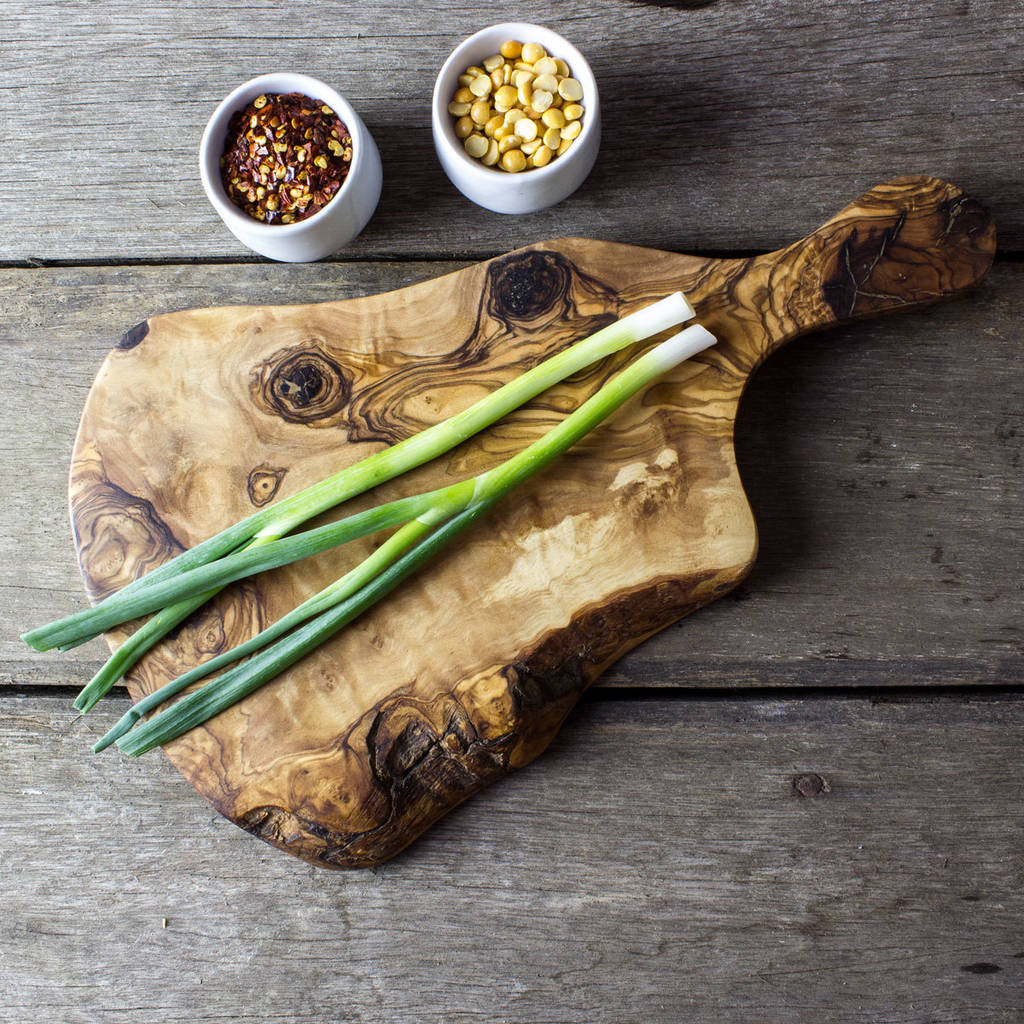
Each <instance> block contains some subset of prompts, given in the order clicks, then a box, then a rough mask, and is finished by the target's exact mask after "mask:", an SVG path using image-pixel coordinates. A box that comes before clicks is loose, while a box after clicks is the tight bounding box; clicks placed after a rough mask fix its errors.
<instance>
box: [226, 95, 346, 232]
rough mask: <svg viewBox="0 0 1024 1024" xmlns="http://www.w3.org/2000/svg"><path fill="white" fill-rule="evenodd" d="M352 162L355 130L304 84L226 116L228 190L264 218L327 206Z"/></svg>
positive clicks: (286, 219) (273, 220)
mask: <svg viewBox="0 0 1024 1024" xmlns="http://www.w3.org/2000/svg"><path fill="white" fill-rule="evenodd" d="M351 166H352V136H351V135H350V134H349V131H348V129H347V128H346V127H345V125H344V123H343V122H342V120H341V118H340V117H338V115H337V114H336V113H335V112H334V111H333V110H332V109H331V108H330V107H329V106H328V105H327V104H326V103H324V102H323V101H321V100H314V99H311V98H310V97H309V96H304V95H303V94H302V93H299V92H292V93H281V94H277V93H266V94H265V95H263V96H257V97H256V99H254V100H253V101H252V103H250V104H249V105H248V106H247V107H245V108H244V109H243V110H239V111H236V112H235V113H234V114H233V115H232V117H231V120H230V122H229V123H228V133H227V138H226V140H225V143H224V154H223V156H221V158H220V169H221V178H222V179H223V181H224V189H225V191H226V192H227V194H228V198H229V199H230V200H231V201H232V202H233V203H234V204H235V205H236V206H238V207H240V208H241V209H242V210H244V211H245V212H246V213H247V214H249V216H250V217H253V218H255V219H256V220H259V221H263V222H264V223H266V224H292V223H294V222H295V221H300V220H305V219H306V218H307V217H312V216H313V214H314V213H317V212H318V211H319V210H322V209H323V208H324V207H325V206H326V205H327V204H328V203H329V202H330V201H331V200H332V199H333V198H334V196H335V195H336V194H337V193H338V190H339V189H340V188H341V186H342V185H343V184H344V182H345V178H346V177H348V172H349V170H350V168H351Z"/></svg>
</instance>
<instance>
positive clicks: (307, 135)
mask: <svg viewBox="0 0 1024 1024" xmlns="http://www.w3.org/2000/svg"><path fill="white" fill-rule="evenodd" d="M199 173H200V176H201V178H202V182H203V188H204V189H205V190H206V195H207V196H208V198H209V200H210V202H211V203H212V204H213V208H214V209H215V210H216V211H217V213H218V214H220V217H221V220H223V221H224V223H225V224H226V225H227V227H228V229H229V230H230V231H231V233H232V234H233V235H234V236H235V237H236V238H237V239H238V240H239V241H240V242H242V243H243V244H244V245H247V246H248V247H249V248H250V249H252V250H253V251H255V252H258V253H259V254H260V255H261V256H266V257H267V258H268V259H272V260H280V261H282V262H285V263H306V262H311V261H313V260H318V259H321V258H322V257H324V256H328V255H330V254H331V253H334V252H337V251H338V250H339V249H341V248H343V247H344V246H345V245H347V244H348V243H349V242H351V241H352V239H353V238H355V237H356V236H357V235H358V234H359V233H360V232H361V231H362V230H363V228H365V227H366V225H367V223H368V222H369V220H370V218H371V217H372V216H373V212H374V210H375V209H376V208H377V203H378V201H379V200H380V192H381V184H382V180H383V174H382V170H381V162H380V154H379V153H378V151H377V146H376V144H375V143H374V141H373V137H372V136H371V135H370V132H369V131H368V130H367V128H366V125H364V124H363V122H362V119H361V118H360V117H359V115H358V114H357V113H356V112H355V110H354V109H353V108H352V106H351V104H349V103H348V101H347V100H346V99H345V98H344V97H343V96H342V95H341V94H340V93H338V92H337V91H336V90H334V89H332V88H331V87H330V86H328V85H325V84H324V83H323V82H320V81H317V80H316V79H315V78H310V77H309V76H308V75H299V74H293V73H290V72H275V73H273V74H269V75H260V76H259V77H258V78H253V79H251V80H250V81H248V82H245V83H244V84H242V85H240V86H239V87H238V88H237V89H235V90H234V91H233V92H232V93H230V94H229V95H228V96H227V97H225V99H224V100H223V101H222V102H221V104H220V105H219V106H218V107H217V109H216V110H215V111H214V114H213V117H211V118H210V121H209V123H208V124H207V126H206V130H205V131H204V132H203V138H202V141H201V143H200V145H199Z"/></svg>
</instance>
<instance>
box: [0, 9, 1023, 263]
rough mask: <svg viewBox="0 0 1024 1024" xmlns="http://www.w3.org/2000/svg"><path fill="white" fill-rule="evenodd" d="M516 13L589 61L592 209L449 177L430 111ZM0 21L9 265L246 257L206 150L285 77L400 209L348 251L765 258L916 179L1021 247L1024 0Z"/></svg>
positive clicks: (2, 231) (12, 13)
mask: <svg viewBox="0 0 1024 1024" xmlns="http://www.w3.org/2000/svg"><path fill="white" fill-rule="evenodd" d="M524 15H528V17H529V18H530V19H531V20H533V21H536V22H539V23H541V24H546V25H549V26H550V27H552V28H554V29H555V30H557V31H560V32H561V33H562V34H564V35H565V36H566V37H568V38H569V39H571V40H572V41H573V42H574V43H576V44H577V45H578V46H579V47H580V48H581V50H582V51H583V53H584V54H585V55H586V56H587V58H588V60H589V61H590V63H591V65H592V66H593V68H594V72H595V75H596V77H597V81H598V85H599V88H600V89H601V98H602V115H603V123H604V126H605V138H606V140H607V141H606V145H605V146H604V148H603V149H602V153H601V156H600V158H599V160H598V163H597V166H596V167H595V169H594V172H593V173H592V175H591V176H590V178H589V180H588V181H587V182H586V184H585V185H584V187H583V188H582V189H581V190H580V191H579V192H577V193H576V195H575V196H573V197H572V198H570V199H569V200H567V201H566V202H563V203H561V204H559V205H558V206H557V207H555V208H554V209H553V210H550V211H546V212H544V213H540V214H537V215H534V216H531V217H523V218H509V217H502V216H500V215H498V214H490V213H487V212H486V211H483V210H480V209H478V208H477V207H475V206H473V205H472V204H471V203H470V202H469V201H468V200H465V199H463V198H462V197H461V196H460V195H459V194H458V193H457V192H456V191H455V189H454V188H453V187H452V186H451V185H450V184H449V183H448V181H447V179H446V178H445V177H444V175H443V173H442V172H441V170H440V168H439V166H438V163H437V160H436V158H435V156H434V152H433V147H432V143H431V139H430V131H429V123H430V117H429V98H430V91H431V88H432V85H433V79H434V76H435V75H436V73H437V70H438V69H439V67H440V65H441V63H442V62H443V60H444V58H445V57H446V56H447V54H448V53H449V52H450V51H451V50H452V48H453V47H454V46H455V45H456V44H457V43H458V42H459V41H460V40H461V39H462V38H463V37H464V36H465V35H468V34H469V33H470V32H471V31H473V30H475V29H477V28H481V27H483V26H484V25H486V24H491V23H493V22H495V21H501V20H507V19H509V18H520V17H522V16H524ZM0 24H2V25H3V46H0V123H2V124H3V125H4V142H5V147H6V153H7V158H6V159H4V160H2V161H0V194H2V195H3V196H4V197H5V201H4V202H3V203H2V204H0V259H26V258H38V259H86V260H96V259H106V260H113V261H122V260H124V259H128V258H155V257H175V258H195V257H222V256H230V257H240V256H247V255H249V253H248V251H247V250H245V249H244V248H242V247H241V246H240V245H239V243H237V242H236V241H235V239H234V238H233V237H232V236H231V235H230V234H229V233H228V231H227V230H226V229H225V228H224V227H223V225H222V224H221V223H220V221H219V220H218V219H217V217H216V215H215V214H214V212H213V210H212V208H211V207H210V206H209V204H208V203H207V202H206V200H205V197H204V196H203V193H202V189H201V187H200V184H199V179H198V173H197V170H196V154H197V151H198V145H199V138H200V135H201V133H202V129H203V127H204V125H205V122H206V120H207V119H208V117H209V116H210V114H211V113H212V111H213V109H214V107H215V106H216V104H217V103H218V102H219V101H220V99H221V98H222V97H223V96H224V95H226V94H227V93H228V92H229V91H230V90H231V89H232V88H233V87H234V86H235V85H237V84H238V83H239V82H241V81H244V80H245V79H247V78H249V77H251V76H252V75H253V74H256V73H260V72H264V71H271V70H278V69H292V70H297V71H306V72H309V73H310V74H313V75H315V76H317V77H319V78H321V79H323V80H325V81H327V82H329V83H331V84H333V85H335V86H336V87H337V88H339V89H340V90H341V91H342V92H343V93H345V94H346V95H347V96H348V97H349V99H350V100H351V101H352V102H353V103H354V105H355V106H356V108H357V109H358V110H359V111H360V113H361V115H362V117H363V119H364V120H365V121H366V123H367V125H368V127H369V128H370V130H371V132H372V133H373V134H374V137H375V138H376V140H377V142H378V145H379V147H380V149H381V153H382V156H383V162H384V174H385V180H384V192H383V196H382V199H381V203H380V207H379V209H378V212H377V214H376V216H375V217H374V219H373V220H372V221H371V223H370V225H369V227H368V228H367V230H366V231H365V232H364V233H363V235H362V236H361V237H360V238H359V239H358V240H357V241H356V242H355V243H354V244H353V245H352V246H351V247H350V249H349V250H348V252H349V253H350V254H354V255H357V256H360V257H369V256H380V255H384V256H394V255H417V256H419V255H426V256H428V257H431V258H436V257H438V256H442V255H448V254H456V255H466V256H476V257H479V256H491V255H495V254H497V253H500V252H505V251H508V250H511V249H514V248H517V247H518V246H521V245H525V244H528V243H531V242H535V241H538V240H540V239H545V238H554V237H558V236H560V235H584V236H586V237H597V238H607V239H611V240H614V241H624V242H631V243H634V244H638V245H647V246H653V247H656V248H668V249H680V250H682V251H685V252H694V251H701V250H707V249H710V250H718V251H721V250H730V251H731V250H735V249H738V248H741V249H761V250H768V249H774V248H777V247H779V246H782V245H786V244H788V243H789V242H790V241H791V240H792V239H793V238H797V237H800V236H802V235H804V234H807V233H808V232H810V231H811V230H813V229H814V228H815V227H817V226H818V225H819V224H820V223H821V222H822V221H824V220H825V218H827V217H829V216H831V215H832V214H833V213H834V212H835V210H836V209H838V208H839V207H840V206H841V205H842V204H843V203H845V202H846V201H847V200H848V199H849V198H850V197H851V196H855V195H859V194H860V193H861V192H863V191H864V190H865V189H866V188H869V187H870V186H871V185H873V184H875V183H876V182H879V181H884V180H886V179H887V178H889V177H891V176H892V175H893V174H894V173H900V172H904V173H928V174H935V175H938V176H940V177H944V178H947V179H949V180H951V181H956V182H957V183H958V184H960V185H961V186H963V187H965V188H966V189H967V190H968V191H970V192H972V194H975V195H977V196H979V198H981V199H982V200H983V201H984V202H985V203H986V204H987V205H988V206H989V207H990V208H991V209H992V211H993V214H994V216H995V218H996V222H997V223H998V224H999V225H1000V231H1001V243H1000V244H1001V245H1002V246H1004V247H1006V248H1009V249H1014V250H1017V251H1020V250H1022V249H1024V180H1022V178H1021V175H1020V164H1021V159H1022V156H1024V146H1022V145H1021V141H1020V134H1019V128H1018V125H1019V114H1020V109H1021V88H1022V86H1021V70H1020V69H1021V68H1022V67H1024V6H1022V5H1021V3H1020V2H1019V0H917V2H915V3H913V4H893V3H884V2H882V3H880V2H866V0H861V2H851V0H818V2H816V3H814V4H813V6H810V5H808V4H807V3H806V2H803V0H773V2H772V3H771V4H770V5H765V4H756V3H740V2H736V0H731V2H730V0H718V2H709V3H686V2H678V3H673V2H671V0H666V2H652V3H639V2H627V0H592V2H590V3H588V4H587V6H586V8H585V9H574V8H567V7H566V6H565V5H564V4H558V3H553V2H550V0H548V2H538V3H533V4H531V5H530V7H529V10H528V12H527V11H524V10H523V8H522V6H521V5H515V4H493V3H492V4H489V5H487V6H486V7H472V6H469V7H467V5H465V4H463V3H458V2H455V0H437V2H432V3H430V4H398V5H396V4H387V3H374V2H368V3H360V4H359V5H358V6H353V5H352V4H326V3H308V4H297V3H290V4H287V6H286V8H285V9H280V8H278V6H277V5H274V4H262V3H261V4H257V3H253V2H251V0H249V2H247V0H228V2H224V3H218V4H215V5H211V4H208V3H205V2H203V0H176V2H175V3H173V4H168V3H162V2H160V0H101V2H96V0H44V2H41V3H37V4H31V5H30V4H25V3H23V2H22V0H0ZM55 167H56V168H58V169H59V171H58V173H54V168H55ZM425 197H426V198H428V199H429V201H428V202H425V201H424V200H425ZM666 212H668V215H667V216H666ZM583 227H585V229H586V230H583Z"/></svg>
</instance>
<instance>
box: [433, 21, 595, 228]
mask: <svg viewBox="0 0 1024 1024" xmlns="http://www.w3.org/2000/svg"><path fill="white" fill-rule="evenodd" d="M507 39H518V40H519V41H520V42H522V43H528V42H534V43H540V44H541V45H542V46H543V47H544V49H545V50H547V51H548V53H549V54H551V56H552V57H560V58H561V59H562V60H564V61H565V62H566V63H567V64H568V65H569V69H570V70H571V71H572V74H573V77H574V78H576V79H577V80H578V81H579V83H580V85H582V86H583V99H582V100H581V101H580V102H581V103H582V104H583V106H584V107H585V108H586V113H585V114H584V115H583V130H582V131H581V132H580V134H579V136H578V138H577V139H576V141H575V142H574V143H573V144H572V147H571V148H570V149H569V150H568V152H566V153H564V154H563V155H562V156H560V157H556V158H555V159H554V160H552V161H551V163H549V164H548V165H547V166H546V167H538V168H535V169H533V170H530V171H521V172H520V173H519V174H509V173H508V172H507V171H496V170H494V169H493V168H492V167H485V166H484V165H483V164H482V163H480V161H479V160H474V159H473V158H472V157H471V156H469V155H468V154H467V153H466V151H465V149H464V148H463V146H462V142H461V141H460V140H459V139H458V138H456V136H455V119H454V118H453V117H452V115H451V114H449V113H448V104H449V103H450V102H451V98H452V95H453V94H454V92H455V90H456V89H457V88H458V78H459V75H461V74H462V73H463V72H464V71H465V70H466V68H467V67H469V66H470V65H471V64H479V63H480V61H482V60H483V59H484V58H485V57H488V56H490V55H491V54H494V53H497V52H498V47H500V46H501V44H502V43H503V42H505V41H506V40H507ZM431 126H432V128H433V134H434V148H435V149H436V150H437V156H438V159H439V160H440V161H441V166H442V167H443V168H444V171H445V174H447V175H448V177H449V179H450V180H451V182H452V184H453V185H454V186H455V187H456V188H457V189H458V190H459V191H460V192H461V193H462V194H463V195H464V196H466V198H467V199H471V200H472V201H473V202H474V203H476V204H477V205H479V206H483V207H484V208H485V209H488V210H494V211H495V212H496V213H534V212H535V211H537V210H543V209H546V208H547V207H549V206H554V205H555V203H560V202H561V201H562V200H563V199H565V198H567V197H568V196H570V195H572V193H573V192H575V191H576V189H578V188H579V187H580V185H582V184H583V182H584V181H585V180H586V177H587V175H588V174H589V173H590V171H591V168H592V167H593V166H594V161H595V160H596V159H597V151H598V149H599V148H600V146H601V108H600V104H599V102H598V95H597V82H596V80H595V79H594V73H593V71H591V69H590V65H589V64H588V63H587V61H586V59H585V58H584V56H583V54H582V53H580V51H579V50H577V49H576V47H575V46H573V45H572V44H571V43H570V42H568V40H566V39H563V38H562V37H561V36H560V35H558V34H557V33H556V32H552V31H551V29H549V28H544V27H543V26H542V25H530V24H527V23H526V22H521V21H509V22H504V23H503V24H500V25H491V26H490V27H489V28H485V29H481V30H480V31H479V32H477V33H475V34H474V35H471V36H470V37H469V38H468V39H467V40H465V42H463V43H461V44H460V45H459V46H457V47H456V48H455V49H454V50H453V51H452V53H451V56H450V57H449V58H448V59H447V60H446V61H445V62H444V66H443V67H442V68H441V71H440V73H439V74H438V76H437V81H436V82H435V83H434V96H433V103H432V115H431Z"/></svg>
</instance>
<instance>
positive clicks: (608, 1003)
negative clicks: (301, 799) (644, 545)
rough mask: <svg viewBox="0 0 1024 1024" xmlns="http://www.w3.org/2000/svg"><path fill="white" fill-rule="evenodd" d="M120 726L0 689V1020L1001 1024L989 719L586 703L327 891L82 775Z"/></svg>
mask: <svg viewBox="0 0 1024 1024" xmlns="http://www.w3.org/2000/svg"><path fill="white" fill-rule="evenodd" d="M124 707H125V702H124V701H123V700H117V701H115V702H113V704H112V706H111V707H109V708H102V707H101V708H100V709H97V713H96V717H95V718H92V717H90V718H87V719H76V718H74V717H73V715H72V713H71V712H70V711H69V710H68V709H67V707H66V706H61V705H56V704H55V702H54V701H52V700H46V699H39V698H32V699H22V700H19V699H11V698H7V699H4V700H2V701H0V739H2V742H0V774H2V776H3V778H4V780H5V786H4V789H5V791H6V792H8V793H10V794H16V795H17V799H16V800H11V801H8V802H7V803H6V805H5V814H4V815H3V816H2V817H0V848H2V849H3V850H4V913H3V915H2V917H0V991H3V992H4V999H3V1000H0V1021H4V1022H10V1024H23V1022H24V1021H26V1020H37V1019H40V1018H45V1019H46V1020H48V1021H49V1020H54V1021H57V1020H59V1021H61V1022H62V1024H149V1022H152V1021H161V1022H170V1021H182V1022H185V1021H196V1020H204V1021H210V1022H225V1024H226V1022H229V1021H230V1022H231V1024H235V1022H238V1021H248V1020H252V1021H274V1022H275V1024H310V1022H322V1021H323V1022H326V1021H331V1022H334V1021H381V1022H383V1021H387V1022H388V1024H406V1022H409V1024H413V1022H416V1024H418V1022H420V1021H423V1020H425V1019H430V1020H444V1021H447V1022H452V1024H470V1022H478V1021H483V1020H487V1021H501V1022H503V1024H519V1022H521V1024H536V1022H538V1021H545V1022H562V1024H592V1022H594V1021H603V1022H608V1024H612V1022H615V1024H620V1022H621V1024H641V1022H643V1024H678V1022H679V1021H680V1020H693V1021H709V1022H710V1021H715V1022H716V1024H749V1022H750V1021H758V1022H763V1024H821V1022H822V1021H824V1020H828V1021H830V1022H835V1024H865V1022H869V1021H870V1022H878V1021H887V1022H899V1024H921V1022H924V1021H943V1022H950V1024H952V1022H961V1021H970V1022H972V1024H1018V1022H1019V1020H1020V1005H1021V1004H1020V996H1021V991H1022V987H1024V958H1022V956H1021V954H1022V953H1024V941H1022V937H1021V931H1020V921H1021V918H1022V915H1024V896H1022V892H1024V859H1022V855H1021V845H1020V841H1019V838H1020V833H1019V827H1018V823H1019V817H1020V804H1021V797H1022V796H1024V792H1022V786H1021V779H1020V771H1019V763H1018V761H1017V759H1016V758H1014V757H1009V756H1007V755H1008V751H1011V750H1017V751H1019V750H1020V749H1021V745H1022V744H1024V705H1022V704H1021V702H1020V701H1019V700H1008V701H1003V700H995V701H990V700H961V699H941V700H938V701H931V700H915V701H911V702H896V703H890V702H884V701H883V702H876V701H873V700H866V699H849V700H838V701H814V700H811V701H808V700H767V701H763V700H739V701H737V700H731V699H723V700H713V701H691V700H680V699H675V700H671V699H670V700H660V699H659V700H653V701H619V700H612V701H603V702H597V703H595V702H592V701H591V702H585V703H584V704H583V705H581V706H580V707H579V708H578V709H577V710H576V711H575V712H574V713H573V715H571V716H570V719H569V721H568V723H567V725H566V727H565V729H563V731H562V733H561V734H560V736H559V737H558V739H556V741H555V743H554V744H553V745H552V747H551V748H550V750H549V751H548V753H546V754H545V755H544V756H543V757H542V758H541V759H540V760H538V761H537V762H536V763H535V765H534V766H532V767H531V768H528V769H526V770H524V771H522V772H518V773H516V774H515V775H513V776H511V777H510V778H509V779H507V780H505V781H504V782H503V783H502V784H501V785H499V786H496V787H493V788H492V789H490V790H488V791H487V792H486V793H483V794H481V795H480V797H479V798H477V799H476V800H473V801H471V802H470V803H469V804H467V805H465V806H464V807H462V808H460V809H459V810H458V811H457V812H455V813H454V814H452V815H450V816H449V817H448V818H446V819H445V820H444V821H442V822H440V823H439V824H438V825H437V827H436V828H434V829H432V830H431V832H430V833H429V834H428V835H426V836H424V837H423V839H422V840H421V841H420V842H419V843H417V844H416V846H415V848H414V849H413V850H410V851H408V852H407V853H406V854H404V855H402V856H401V857H399V858H397V859H395V860H393V861H391V862H390V863H388V864H387V865H385V866H383V867H382V868H378V869H376V870H374V871H373V872H359V873H343V874H337V873H334V874H331V873H327V872H323V871H316V870H315V869H313V868H311V867H309V866H307V865H303V864H301V863H300V862H298V861H296V860H294V859H292V858H289V857H282V856H280V855H278V854H276V853H275V852H274V851H272V850H270V849H268V848H267V847H265V846H263V845H262V844H260V843H254V842H252V841H251V839H249V838H248V837H247V836H246V835H244V834H243V833H242V832H240V831H238V830H237V829H235V828H233V827H232V826H230V825H229V824H227V823H226V822H225V821H223V819H219V818H218V816H217V815H215V814H213V813H212V812H209V811H207V810H206V809H205V808H204V806H203V804H202V803H201V801H200V800H199V799H198V798H197V797H196V796H195V794H194V793H193V792H192V791H191V789H190V788H189V787H188V786H187V785H185V784H184V782H183V781H182V780H181V779H180V778H178V777H177V775H176V774H175V772H174V771H173V769H172V768H171V767H170V766H169V765H167V764H166V763H163V762H161V761H160V760H155V761H146V762H118V761H117V760H116V759H107V758H89V757H83V756H82V750H83V748H85V747H87V746H88V745H89V744H90V743H91V742H92V741H94V740H95V739H96V738H97V737H98V736H99V735H100V734H101V733H102V730H103V728H104V727H105V726H107V725H110V724H111V723H112V722H113V721H114V719H115V716H116V715H118V714H119V713H120V712H121V711H122V710H124ZM801 793H802V794H807V795H800V794H801ZM58 794H59V796H58ZM183 823H188V824H187V826H185V827H184V829H185V835H186V838H185V841H183ZM41 828H44V829H45V832H44V833H43V834H44V835H45V843H42V844H41V843H40V834H41V833H40V830H41ZM383 965H386V968H385V967H384V966H383Z"/></svg>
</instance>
